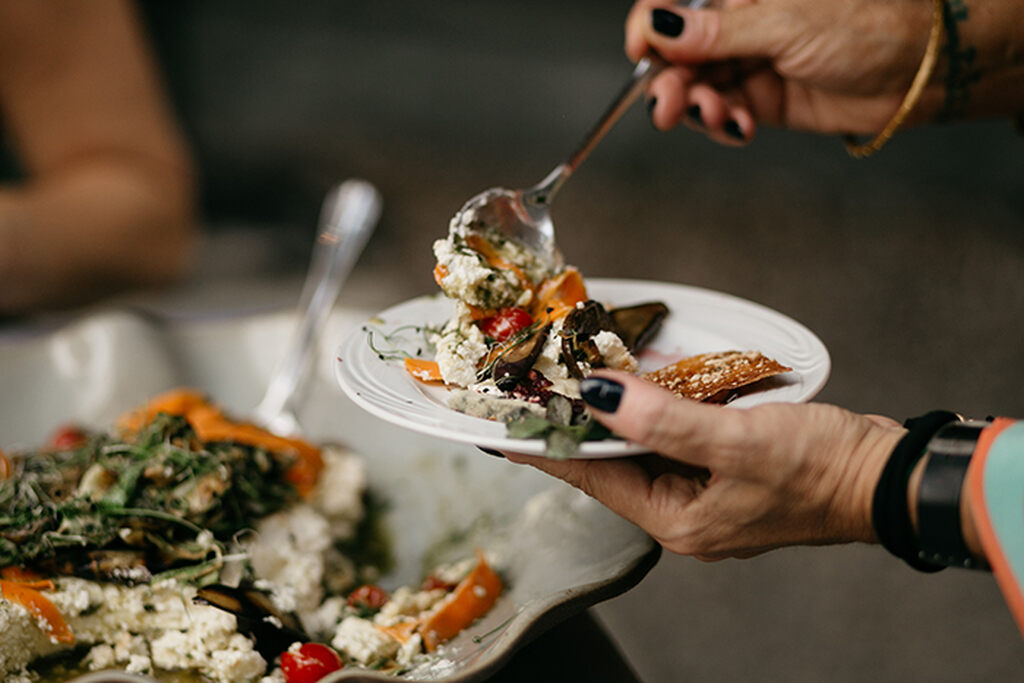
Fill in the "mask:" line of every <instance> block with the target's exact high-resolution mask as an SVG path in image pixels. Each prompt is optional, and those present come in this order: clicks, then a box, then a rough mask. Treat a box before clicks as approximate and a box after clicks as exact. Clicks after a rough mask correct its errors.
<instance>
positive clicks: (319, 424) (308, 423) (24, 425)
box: [0, 310, 660, 683]
mask: <svg viewBox="0 0 1024 683" xmlns="http://www.w3.org/2000/svg"><path fill="white" fill-rule="evenodd" d="M368 315H369V311H365V310H364V311H354V310H341V311H337V312H335V313H334V314H333V315H332V317H331V318H330V320H329V322H328V329H327V331H326V332H325V337H327V338H330V339H337V338H340V337H341V336H343V335H345V334H347V333H349V332H350V331H353V330H357V329H358V325H359V324H360V323H361V322H362V321H363V320H365V319H366V317H367V316H368ZM294 325H295V319H294V317H293V316H292V315H289V314H273V315H259V316H245V317H237V318H229V319H220V320H198V321H191V322H179V323H174V324H162V323H160V322H159V321H157V320H154V319H152V318H148V317H142V316H138V315H134V314H131V313H125V312H119V311H112V312H98V313H96V314H93V315H89V316H87V317H85V318H83V319H81V320H79V321H77V322H75V323H73V324H71V325H68V326H66V327H64V328H62V329H59V330H56V331H53V332H45V333H39V334H35V335H24V334H7V333H5V331H0V377H2V378H3V380H4V391H3V392H0V448H2V449H5V450H16V449H18V448H28V447H31V446H34V445H38V444H42V443H44V442H45V440H46V438H47V436H48V435H49V434H50V433H51V431H52V430H53V429H54V427H56V426H57V425H60V424H62V423H64V422H79V423H84V424H87V425H91V426H94V427H104V426H107V425H110V424H111V423H112V422H113V420H114V419H115V418H116V417H117V416H118V415H119V414H121V413H122V412H123V411H124V410H126V409H128V408H131V407H133V406H135V405H137V404H139V403H140V402H141V401H144V400H146V399H147V398H148V397H150V396H152V395H154V394H156V393H158V392H161V391H166V390H167V389H170V388H173V387H176V386H193V387H196V388H198V389H201V390H203V391H206V392H208V393H209V394H210V395H211V396H212V397H214V398H215V399H216V400H217V401H218V402H219V403H220V404H221V405H223V406H224V408H225V409H226V410H227V411H229V412H231V413H233V414H236V415H244V414H245V412H246V411H248V410H251V409H252V407H253V406H255V405H256V404H257V403H258V402H259V399H260V397H261V394H262V392H263V389H264V388H265V387H266V385H267V382H268V380H269V375H270V372H271V370H272V369H273V367H274V365H275V363H276V361H277V360H278V357H279V356H280V354H281V352H282V350H283V348H284V346H285V344H286V342H287V340H288V337H289V335H290V333H291V331H292V329H293V328H294ZM333 360H334V356H333V354H321V356H319V357H318V359H317V363H316V366H315V372H314V373H313V377H312V381H311V383H310V387H309V392H308V396H307V399H306V400H305V401H304V402H303V404H302V406H301V408H300V410H299V419H300V421H301V422H302V425H303V427H304V431H305V433H306V434H307V435H308V436H309V437H310V438H311V439H313V440H315V441H335V442H341V443H344V444H346V445H348V446H350V447H351V448H352V449H353V450H354V451H355V452H357V453H359V454H360V455H362V456H363V459H364V462H365V463H366V468H367V474H368V478H369V484H370V488H371V490H373V491H374V492H376V493H377V494H378V495H380V496H381V497H383V498H384V500H385V502H386V504H387V505H386V507H387V512H386V514H385V523H386V525H387V528H388V529H389V531H390V536H391V540H392V541H393V550H394V554H395V567H394V569H393V570H392V571H391V572H390V573H388V574H387V575H386V576H383V577H381V580H380V583H381V585H383V586H384V587H385V588H387V589H394V588H396V587H398V586H400V585H410V584H415V583H416V582H418V581H419V580H420V579H421V578H422V575H423V572H424V570H425V568H426V566H427V565H428V564H430V565H431V566H432V562H430V561H428V560H442V561H443V560H450V559H452V558H456V557H469V556H471V555H472V553H473V548H474V547H476V546H479V547H482V548H484V549H486V550H487V551H488V552H494V553H496V555H497V556H498V558H499V559H500V562H499V568H500V569H501V571H502V573H503V576H505V577H507V579H508V589H507V591H506V592H505V593H504V595H503V596H502V597H501V599H500V600H499V601H498V603H497V604H496V605H495V606H494V608H493V609H492V610H491V612H489V613H488V614H487V615H486V616H485V617H484V618H483V619H481V620H480V621H478V622H477V623H475V624H473V625H471V626H470V627H469V628H468V629H467V630H465V631H464V632H462V633H461V634H459V635H458V636H457V637H456V638H454V639H453V640H451V641H449V642H448V643H447V644H445V646H444V648H443V652H442V653H441V656H439V657H437V658H433V659H431V660H430V661H429V662H427V663H426V664H425V665H424V666H422V667H419V668H417V669H415V670H413V671H410V672H408V673H406V674H404V675H403V676H401V677H400V680H406V681H424V680H444V681H446V682H447V683H468V682H469V681H477V680H481V679H482V678H484V677H486V676H487V675H489V674H492V673H493V672H494V671H495V670H496V669H498V668H500V667H501V666H502V664H503V663H504V662H505V661H507V660H508V658H509V657H511V655H512V654H513V652H515V650H517V649H518V648H519V647H521V646H522V645H523V644H525V643H526V642H528V641H529V640H530V639H531V638H532V637H534V636H536V635H537V634H538V633H540V632H542V631H543V630H545V629H546V628H549V627H551V626H553V625H554V624H556V623H558V622H559V621H560V620H562V619H564V618H566V617H568V616H570V615H572V614H574V613H576V612H579V611H581V610H583V609H585V608H586V607H587V606H589V605H592V604H594V603H597V602H600V601H602V600H605V599H607V598H610V597H613V596H615V595H617V594H619V593H622V592H623V591H625V590H627V589H629V588H631V587H632V586H633V585H634V584H636V582H637V581H639V580H640V579H641V578H642V577H643V576H644V575H645V574H646V573H647V572H648V571H649V570H650V568H651V567H652V566H653V564H654V563H655V562H656V561H657V559H658V556H659V553H660V548H659V547H658V546H657V545H656V544H655V543H654V542H653V541H652V540H651V538H650V537H649V536H648V535H647V534H646V533H644V532H643V531H642V530H640V529H639V528H637V527H636V526H634V525H632V524H630V523H629V522H627V521H625V520H623V519H622V518H620V517H618V516H616V515H615V514H613V513H612V512H610V511H609V510H608V509H607V508H605V507H603V506H602V505H600V504H599V503H597V502H596V501H594V500H593V499H591V498H588V497H587V496H585V495H583V494H582V493H579V492H578V491H576V490H574V489H572V488H570V487H568V486H567V485H564V484H562V483H561V482H559V481H556V480H554V479H552V478H550V477H548V476H547V475H544V474H542V473H541V472H539V471H537V470H535V469H533V468H531V467H518V466H513V465H511V464H510V463H508V462H507V461H505V460H502V459H500V458H491V457H488V456H486V455H483V454H481V453H480V452H479V451H478V450H476V449H475V448H473V447H470V446H464V445H460V444H454V443H452V442H451V441H447V440H440V439H435V438H431V437H429V436H425V435H423V434H418V433H416V432H413V431H409V430H403V429H396V428H395V427H394V426H393V425H392V424H390V423H388V422H385V421H383V420H378V419H376V418H374V417H372V416H369V415H367V414H366V412H365V411H363V410H362V409H360V408H358V407H357V406H356V405H355V404H353V403H352V402H351V401H349V400H347V399H346V398H345V396H344V395H343V394H342V393H341V391H339V390H338V386H337V383H336V381H335V378H334V367H333V365H334V363H333ZM454 539H459V540H458V542H455V541H454ZM442 548H443V549H445V551H446V552H445V553H444V554H439V552H440V549H442ZM0 638H2V633H0ZM337 680H345V681H370V680H372V681H388V680H395V679H394V677H389V676H386V675H384V674H381V673H379V672H374V671H365V670H358V669H355V668H353V669H343V670H342V671H341V672H338V673H337V674H334V675H332V676H331V677H330V678H328V679H325V683H329V681H337ZM80 681H81V683H85V682H86V681H89V682H97V681H103V682H106V681H125V682H130V683H131V682H134V683H140V682H144V683H154V681H153V679H152V678H148V677H144V676H135V675H130V674H125V673H119V674H114V673H110V672H104V673H100V674H92V675H90V676H87V677H83V678H81V679H80Z"/></svg>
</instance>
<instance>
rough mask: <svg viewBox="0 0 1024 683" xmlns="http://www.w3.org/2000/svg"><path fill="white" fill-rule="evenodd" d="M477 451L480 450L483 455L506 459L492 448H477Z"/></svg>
mask: <svg viewBox="0 0 1024 683" xmlns="http://www.w3.org/2000/svg"><path fill="white" fill-rule="evenodd" d="M477 450H479V451H480V452H482V453H486V454H487V455H493V456H494V457H495V458H504V457H505V456H504V455H502V454H501V453H500V452H498V451H496V450H493V449H491V448H484V447H483V446H477Z"/></svg>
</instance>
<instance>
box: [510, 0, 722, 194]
mask: <svg viewBox="0 0 1024 683" xmlns="http://www.w3.org/2000/svg"><path fill="white" fill-rule="evenodd" d="M708 2H709V0H684V1H683V2H681V3H680V5H682V6H683V7H687V8H689V9H702V8H704V7H706V6H707V5H708ZM665 66H666V64H665V61H664V60H663V59H662V58H661V57H659V56H658V55H656V54H651V55H649V56H647V57H644V58H642V59H641V60H640V61H638V62H637V63H636V67H635V68H634V69H633V74H632V75H631V76H630V77H629V80H628V81H626V85H625V86H623V88H622V90H621V91H620V92H619V96H618V97H616V98H615V99H614V100H612V103H611V105H609V107H608V108H607V109H606V110H605V112H604V114H603V115H602V116H601V118H600V119H599V120H598V122H597V124H596V125H595V126H594V127H593V128H591V129H590V132H589V133H587V135H586V137H584V138H583V142H581V143H580V146H579V147H577V148H576V151H575V152H573V153H572V154H571V155H569V158H568V159H566V160H565V161H564V162H562V163H561V164H559V165H558V166H557V167H556V168H555V169H554V170H553V171H551V173H549V174H548V175H547V177H546V178H544V180H542V181H540V182H539V183H537V184H536V185H535V186H533V187H532V188H530V189H529V190H527V191H525V192H524V193H523V199H524V200H525V201H527V202H529V203H531V204H536V205H539V206H546V205H549V204H550V203H551V200H552V199H553V198H554V196H555V193H556V192H558V190H559V188H561V187H562V184H563V183H564V182H565V181H566V180H568V179H569V176H570V175H572V172H573V171H575V170H576V169H577V168H578V167H579V165H580V164H582V163H583V160H584V159H586V158H587V156H589V154H590V151H591V150H592V149H594V147H595V146H596V145H597V143H599V142H600V141H601V138H603V137H604V136H605V133H607V132H608V131H609V130H611V127H612V126H614V125H615V122H616V121H618V120H619V118H621V117H622V115H623V114H624V113H625V111H626V110H627V109H629V108H630V106H632V104H633V103H634V102H636V101H637V98H639V97H640V95H641V94H642V93H643V92H644V91H645V90H647V85H648V84H649V83H650V82H651V79H652V78H654V77H655V76H657V75H658V73H659V72H660V71H661V70H662V69H663V68H664V67H665Z"/></svg>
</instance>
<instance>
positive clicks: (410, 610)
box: [373, 586, 447, 626]
mask: <svg viewBox="0 0 1024 683" xmlns="http://www.w3.org/2000/svg"><path fill="white" fill-rule="evenodd" d="M445 595H447V591H445V590H443V589H440V588H438V589H434V590H429V591H414V590H413V589H411V588H409V587H408V586H402V587H401V588H398V589H396V590H395V592H394V593H392V594H391V599H390V600H388V601H387V602H386V603H384V606H383V607H381V608H380V611H379V612H377V614H375V615H374V617H373V621H374V623H376V624H380V625H381V626H394V625H395V624H397V623H399V622H401V621H404V620H405V619H406V618H407V617H416V616H419V615H420V613H421V612H425V611H427V610H428V609H430V608H431V607H433V606H434V605H436V604H437V603H438V601H440V600H441V599H442V598H444V596H445Z"/></svg>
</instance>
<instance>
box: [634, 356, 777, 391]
mask: <svg viewBox="0 0 1024 683" xmlns="http://www.w3.org/2000/svg"><path fill="white" fill-rule="evenodd" d="M790 370H792V368H788V367H786V366H785V365H782V364H781V363H779V362H778V361H775V360H772V359H771V358H768V357H767V356H765V355H764V354H762V353H761V352H759V351H720V352H717V353H703V354H701V355H699V356H692V357H690V358H684V359H682V360H681V361H678V362H675V363H673V364H671V365H666V366H665V367H663V368H660V369H658V370H654V371H653V372H648V373H645V374H643V375H641V376H642V377H643V378H644V379H648V380H650V381H652V382H654V383H655V384H660V385H661V386H663V387H665V388H666V389H668V390H669V391H671V392H672V393H674V394H676V395H677V396H682V397H684V398H690V399H693V400H695V401H706V402H708V403H722V402H723V401H725V400H726V399H727V398H728V397H729V395H730V394H731V393H732V392H734V391H736V390H737V389H739V388H741V387H745V386H747V385H748V384H753V383H754V382H757V381H759V380H762V379H765V378H766V377H771V376H773V375H779V374H782V373H783V372H788V371H790Z"/></svg>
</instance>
